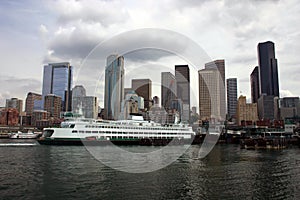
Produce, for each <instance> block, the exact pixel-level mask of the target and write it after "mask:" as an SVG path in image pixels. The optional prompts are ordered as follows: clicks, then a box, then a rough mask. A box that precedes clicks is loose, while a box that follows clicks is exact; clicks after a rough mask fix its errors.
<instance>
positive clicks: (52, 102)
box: [44, 94, 62, 118]
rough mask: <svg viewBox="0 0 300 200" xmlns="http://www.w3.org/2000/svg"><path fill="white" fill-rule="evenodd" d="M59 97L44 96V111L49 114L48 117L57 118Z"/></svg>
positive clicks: (52, 95)
mask: <svg viewBox="0 0 300 200" xmlns="http://www.w3.org/2000/svg"><path fill="white" fill-rule="evenodd" d="M61 103H62V100H61V97H60V96H58V95H55V94H48V95H46V96H45V101H44V110H45V111H47V112H49V114H50V117H53V118H59V117H60V112H61Z"/></svg>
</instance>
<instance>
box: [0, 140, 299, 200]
mask: <svg viewBox="0 0 300 200" xmlns="http://www.w3.org/2000/svg"><path fill="white" fill-rule="evenodd" d="M0 143H3V142H2V141H0ZM126 148H135V147H125V148H124V149H126ZM138 148H141V147H138ZM143 148H149V147H143ZM150 148H153V147H150ZM140 150H141V149H139V151H140ZM131 151H134V149H131ZM198 151H199V147H198V146H192V147H191V148H190V149H188V151H187V152H186V154H184V155H183V156H181V157H180V158H179V159H178V160H176V161H175V162H174V163H173V164H172V165H170V166H168V167H165V168H163V169H161V170H158V171H155V172H151V173H145V174H131V173H125V172H120V171H116V170H114V169H111V168H109V167H107V166H105V165H103V164H101V163H100V162H98V161H97V160H96V159H95V158H94V157H93V156H91V154H89V152H88V151H87V150H86V149H85V147H79V146H71V147H68V146H40V145H36V146H30V147H27V146H20V147H11V146H1V147H0V152H1V154H0V160H1V176H0V183H1V184H0V199H20V198H22V199H232V198H243V199H299V198H300V184H299V180H300V167H299V166H300V156H299V153H300V149H298V148H293V149H285V150H281V151H247V150H241V149H240V148H239V146H232V145H228V146H226V145H217V146H216V147H215V148H214V150H213V151H212V152H211V153H210V154H209V156H207V157H206V158H204V159H202V160H200V159H195V156H194V155H196V154H197V153H198ZM119 164H120V165H122V163H119Z"/></svg>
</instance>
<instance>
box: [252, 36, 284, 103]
mask: <svg viewBox="0 0 300 200" xmlns="http://www.w3.org/2000/svg"><path fill="white" fill-rule="evenodd" d="M257 52H258V68H259V87H260V95H262V94H266V95H272V96H277V97H279V84H278V68H277V59H276V58H275V48H274V43H273V42H270V41H268V42H264V43H259V44H258V46H257Z"/></svg>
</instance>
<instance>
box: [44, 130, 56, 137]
mask: <svg viewBox="0 0 300 200" xmlns="http://www.w3.org/2000/svg"><path fill="white" fill-rule="evenodd" d="M53 133H54V130H45V131H44V132H43V136H44V137H51V136H52V134H53Z"/></svg>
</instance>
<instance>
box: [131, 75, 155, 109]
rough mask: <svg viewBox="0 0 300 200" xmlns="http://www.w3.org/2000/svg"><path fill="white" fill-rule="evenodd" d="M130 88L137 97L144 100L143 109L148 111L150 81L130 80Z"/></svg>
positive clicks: (150, 96) (150, 90)
mask: <svg viewBox="0 0 300 200" xmlns="http://www.w3.org/2000/svg"><path fill="white" fill-rule="evenodd" d="M131 88H132V90H134V91H135V93H136V94H137V95H138V96H141V97H143V98H144V108H145V109H147V110H149V109H150V107H151V104H150V102H151V101H152V81H151V80H150V79H132V80H131Z"/></svg>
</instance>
